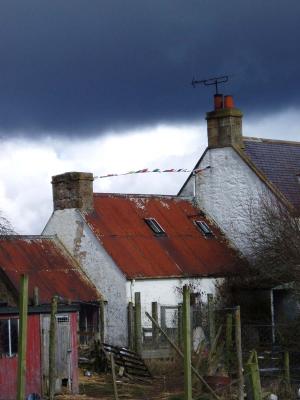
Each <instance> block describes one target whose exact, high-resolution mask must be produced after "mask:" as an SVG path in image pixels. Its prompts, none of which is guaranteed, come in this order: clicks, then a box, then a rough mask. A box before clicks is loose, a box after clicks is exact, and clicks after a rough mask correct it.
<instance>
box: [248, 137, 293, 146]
mask: <svg viewBox="0 0 300 400" xmlns="http://www.w3.org/2000/svg"><path fill="white" fill-rule="evenodd" d="M243 140H245V141H248V142H257V143H279V144H280V143H282V144H289V145H296V146H300V142H296V141H293V140H282V139H269V138H260V137H254V136H243Z"/></svg>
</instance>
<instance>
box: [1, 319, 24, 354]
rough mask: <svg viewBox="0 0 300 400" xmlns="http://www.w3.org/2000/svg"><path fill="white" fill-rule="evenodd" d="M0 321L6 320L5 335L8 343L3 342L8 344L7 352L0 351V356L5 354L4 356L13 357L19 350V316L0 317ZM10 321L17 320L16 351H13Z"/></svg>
mask: <svg viewBox="0 0 300 400" xmlns="http://www.w3.org/2000/svg"><path fill="white" fill-rule="evenodd" d="M0 321H7V337H8V343H7V344H5V345H6V346H7V345H8V351H7V352H0V357H1V356H6V357H9V358H11V357H14V356H16V355H17V354H18V352H19V332H20V319H19V318H0ZM11 321H17V348H16V352H13V351H12V350H13V348H12V347H13V340H12V326H11Z"/></svg>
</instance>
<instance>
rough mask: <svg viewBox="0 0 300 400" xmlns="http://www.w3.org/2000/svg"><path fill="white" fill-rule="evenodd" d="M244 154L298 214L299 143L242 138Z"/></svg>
mask: <svg viewBox="0 0 300 400" xmlns="http://www.w3.org/2000/svg"><path fill="white" fill-rule="evenodd" d="M243 140H244V144H245V153H246V154H247V156H248V157H249V158H250V159H251V161H252V162H253V163H254V164H255V165H256V167H257V168H258V169H260V170H261V171H262V173H263V174H264V175H265V176H266V177H267V178H268V179H269V180H270V181H271V182H272V183H273V184H274V185H275V186H276V187H277V189H278V190H279V191H280V192H281V193H282V194H283V195H284V196H285V198H286V199H287V200H288V201H289V202H290V203H291V204H292V205H293V206H294V207H295V209H296V210H298V211H299V212H300V183H299V180H298V175H299V174H300V142H288V141H282V140H271V139H258V138H244V139H243Z"/></svg>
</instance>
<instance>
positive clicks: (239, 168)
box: [180, 147, 271, 256]
mask: <svg viewBox="0 0 300 400" xmlns="http://www.w3.org/2000/svg"><path fill="white" fill-rule="evenodd" d="M208 165H209V166H210V169H207V170H205V171H203V173H202V174H198V175H196V191H195V193H196V201H197V203H198V205H199V206H200V207H201V208H202V209H203V211H204V212H206V213H207V215H208V216H209V217H210V218H212V219H213V220H214V221H215V222H216V224H217V225H218V226H219V227H220V228H221V230H222V231H223V232H224V233H225V235H226V236H227V238H228V239H229V240H230V241H231V242H232V243H233V244H234V245H235V246H236V247H237V248H238V249H239V250H240V251H241V252H242V253H243V254H244V255H246V256H249V251H250V250H249V242H248V237H247V233H249V232H250V230H251V225H250V216H249V209H250V208H251V209H256V210H259V202H260V198H261V195H262V193H265V192H266V190H267V188H266V186H265V185H264V184H263V183H262V181H261V180H260V179H259V178H258V177H257V175H256V174H255V173H254V172H253V171H252V170H251V169H250V167H248V165H247V164H246V163H245V162H244V161H243V160H242V159H241V157H240V156H239V155H238V154H237V153H236V152H235V150H234V149H233V148H231V147H225V148H217V149H210V150H208V151H207V152H206V154H205V156H204V157H203V159H202V160H201V163H200V165H199V168H204V167H206V166H208ZM194 179H195V177H194V176H193V177H191V178H190V180H189V181H188V182H187V184H186V185H185V187H184V188H183V190H182V192H181V194H180V195H181V196H192V195H193V192H194ZM269 192H270V191H269ZM270 194H271V192H270Z"/></svg>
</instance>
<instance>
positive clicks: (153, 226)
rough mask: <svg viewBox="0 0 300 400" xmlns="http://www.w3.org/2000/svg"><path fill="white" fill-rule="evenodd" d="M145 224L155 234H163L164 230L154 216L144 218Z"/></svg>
mask: <svg viewBox="0 0 300 400" xmlns="http://www.w3.org/2000/svg"><path fill="white" fill-rule="evenodd" d="M145 222H146V224H147V225H148V226H149V228H151V229H152V231H153V232H154V233H155V234H156V235H165V234H166V233H165V231H164V230H163V228H162V227H161V226H160V225H159V223H158V222H157V221H156V220H155V219H154V218H145Z"/></svg>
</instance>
